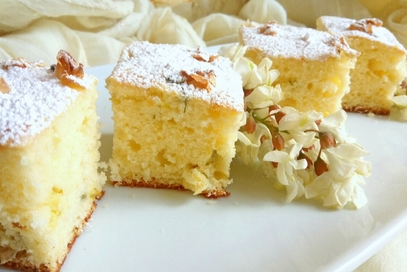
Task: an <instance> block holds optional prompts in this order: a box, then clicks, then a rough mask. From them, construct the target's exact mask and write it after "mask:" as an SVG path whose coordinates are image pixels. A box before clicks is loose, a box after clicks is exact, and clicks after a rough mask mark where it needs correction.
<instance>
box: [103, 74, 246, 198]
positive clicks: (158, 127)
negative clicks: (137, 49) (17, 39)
mask: <svg viewBox="0 0 407 272" xmlns="http://www.w3.org/2000/svg"><path fill="white" fill-rule="evenodd" d="M108 87H109V90H110V92H111V94H112V108H113V112H114V137H113V147H114V148H113V158H112V160H111V162H110V167H111V173H112V176H111V179H112V180H113V181H121V183H123V184H126V183H130V184H131V183H133V181H142V182H144V183H146V184H145V186H149V187H165V188H178V187H179V186H182V187H183V188H185V189H189V190H191V191H193V192H194V193H195V194H199V193H211V194H216V193H219V194H223V191H224V188H225V187H226V186H227V185H228V184H229V183H231V180H230V179H229V167H230V163H231V161H232V158H233V157H234V155H235V148H234V142H235V141H236V138H237V130H238V128H239V127H240V124H241V112H238V111H236V110H232V109H228V108H224V107H220V106H210V105H208V103H207V102H205V101H202V100H200V99H187V100H186V99H183V98H182V97H179V96H177V95H176V94H175V93H174V92H171V91H163V90H162V89H159V88H151V89H148V90H144V89H138V88H136V87H129V86H124V85H122V84H120V83H118V82H115V81H114V80H110V81H109V82H108Z"/></svg>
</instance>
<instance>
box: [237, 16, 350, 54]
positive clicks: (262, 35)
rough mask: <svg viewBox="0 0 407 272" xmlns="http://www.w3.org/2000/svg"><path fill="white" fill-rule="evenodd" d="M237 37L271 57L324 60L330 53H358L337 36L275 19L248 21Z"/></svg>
mask: <svg viewBox="0 0 407 272" xmlns="http://www.w3.org/2000/svg"><path fill="white" fill-rule="evenodd" d="M240 39H241V42H242V43H243V44H244V45H247V46H248V47H251V48H258V49H261V51H262V52H264V53H265V54H266V55H268V56H272V57H284V58H294V59H306V60H319V61H324V60H326V59H328V58H329V57H335V58H338V57H340V53H341V52H346V53H348V54H352V55H357V52H356V51H354V50H353V49H351V48H350V47H349V45H348V44H347V43H346V41H344V39H341V37H339V36H336V35H331V34H329V33H326V32H323V31H318V30H315V29H311V28H305V27H296V26H289V25H279V24H277V23H269V24H266V25H261V24H257V23H254V22H249V23H247V24H246V25H244V26H242V27H241V29H240Z"/></svg>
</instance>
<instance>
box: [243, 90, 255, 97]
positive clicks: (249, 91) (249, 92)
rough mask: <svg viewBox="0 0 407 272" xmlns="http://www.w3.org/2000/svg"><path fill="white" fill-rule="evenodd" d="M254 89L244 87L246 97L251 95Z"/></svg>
mask: <svg viewBox="0 0 407 272" xmlns="http://www.w3.org/2000/svg"><path fill="white" fill-rule="evenodd" d="M253 91H254V89H249V90H246V89H243V92H244V97H246V96H248V95H250V94H251V93H252V92H253Z"/></svg>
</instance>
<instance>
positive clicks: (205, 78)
mask: <svg viewBox="0 0 407 272" xmlns="http://www.w3.org/2000/svg"><path fill="white" fill-rule="evenodd" d="M181 75H182V76H184V77H185V78H186V82H187V84H192V85H194V86H195V88H198V89H206V90H207V91H208V92H210V90H211V86H214V87H215V86H216V76H215V74H214V73H213V71H209V72H207V73H204V72H201V71H197V72H196V73H193V74H188V73H187V72H185V71H184V70H181Z"/></svg>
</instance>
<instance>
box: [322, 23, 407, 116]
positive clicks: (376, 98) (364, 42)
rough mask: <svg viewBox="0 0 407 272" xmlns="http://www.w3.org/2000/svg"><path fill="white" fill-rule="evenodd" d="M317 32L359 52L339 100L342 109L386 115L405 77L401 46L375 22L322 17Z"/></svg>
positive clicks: (404, 58) (404, 52) (404, 61)
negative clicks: (338, 36)
mask: <svg viewBox="0 0 407 272" xmlns="http://www.w3.org/2000/svg"><path fill="white" fill-rule="evenodd" d="M317 28H318V29H320V30H325V31H328V32H331V33H337V34H341V35H343V36H344V37H345V38H346V40H347V42H348V43H349V45H350V46H351V47H352V48H353V49H355V50H357V51H359V52H360V56H359V57H358V60H357V63H356V67H355V69H354V70H352V71H351V85H350V93H349V94H347V95H346V96H345V97H344V98H343V100H342V107H343V109H344V110H346V111H352V112H372V113H375V114H381V115H388V114H389V113H390V108H391V106H392V105H393V102H392V98H393V96H394V93H395V92H396V90H397V88H399V86H400V83H401V82H402V80H403V79H404V78H405V77H406V73H407V70H406V50H405V49H404V47H403V45H401V44H400V43H399V42H398V41H397V39H396V38H395V37H394V35H393V34H392V33H391V32H390V31H389V30H387V29H386V28H384V27H383V26H382V22H381V21H380V20H378V19H363V20H358V21H357V20H354V19H347V18H341V17H334V16H322V17H320V18H318V20H317Z"/></svg>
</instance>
